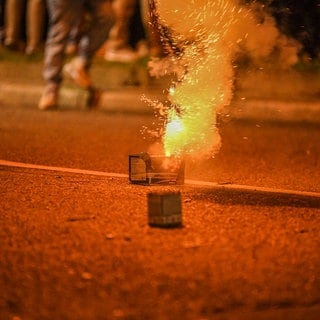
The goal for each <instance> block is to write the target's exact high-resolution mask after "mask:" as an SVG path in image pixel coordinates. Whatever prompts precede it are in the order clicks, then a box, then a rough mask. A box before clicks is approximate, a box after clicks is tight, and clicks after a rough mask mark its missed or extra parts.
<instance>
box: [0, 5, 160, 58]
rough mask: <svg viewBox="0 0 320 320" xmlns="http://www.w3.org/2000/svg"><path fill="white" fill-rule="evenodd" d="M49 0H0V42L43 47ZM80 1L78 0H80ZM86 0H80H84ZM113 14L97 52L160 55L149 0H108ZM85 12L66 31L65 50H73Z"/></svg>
mask: <svg viewBox="0 0 320 320" xmlns="http://www.w3.org/2000/svg"><path fill="white" fill-rule="evenodd" d="M50 2H52V1H50V0H0V43H1V44H2V45H3V46H5V47H6V48H8V49H10V50H15V51H20V52H24V53H25V54H27V55H32V54H35V53H37V52H39V51H40V52H41V51H43V49H44V46H45V42H46V39H47V34H48V29H49V20H50V17H49V8H48V6H49V4H50ZM80 2H81V1H80ZM86 2H88V3H90V1H84V3H86ZM109 2H111V3H112V10H113V13H114V16H115V21H114V25H113V27H112V28H111V30H110V32H109V34H108V39H107V40H106V42H105V43H104V44H103V46H102V48H100V49H101V50H100V51H99V54H100V55H101V54H104V57H105V59H106V60H110V61H122V62H130V61H132V60H135V59H137V58H139V57H141V56H143V55H147V54H150V55H152V56H154V55H161V54H162V53H163V52H162V47H161V43H160V36H159V32H158V30H157V27H156V26H155V25H154V23H150V22H151V19H152V15H151V9H150V8H151V6H152V1H149V0H109ZM89 19H90V15H89V13H84V14H82V16H80V17H78V21H77V22H76V23H75V26H74V28H73V29H72V31H71V32H70V35H69V41H68V44H67V47H66V52H67V53H68V54H72V53H74V52H75V51H76V49H77V45H78V42H79V40H80V38H81V32H82V31H83V30H84V29H85V28H86V25H87V23H88V20H89Z"/></svg>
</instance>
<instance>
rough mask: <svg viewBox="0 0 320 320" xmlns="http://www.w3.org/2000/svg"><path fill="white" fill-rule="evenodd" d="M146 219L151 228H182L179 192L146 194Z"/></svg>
mask: <svg viewBox="0 0 320 320" xmlns="http://www.w3.org/2000/svg"><path fill="white" fill-rule="evenodd" d="M148 218H149V225H150V226H152V227H162V228H174V227H181V226H182V214H181V194H180V192H151V193H149V194H148Z"/></svg>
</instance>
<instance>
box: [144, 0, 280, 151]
mask: <svg viewBox="0 0 320 320" xmlns="http://www.w3.org/2000/svg"><path fill="white" fill-rule="evenodd" d="M155 7H156V15H157V16H158V18H159V21H160V24H161V25H164V26H165V27H166V29H167V30H169V31H168V33H169V34H170V39H169V40H170V41H169V43H170V45H171V47H172V52H174V54H170V55H169V57H168V58H167V61H166V62H163V61H162V62H160V68H159V67H158V68H157V67H156V64H157V62H153V63H152V62H151V63H150V67H151V73H152V70H153V72H154V73H156V72H157V71H156V70H157V69H158V71H159V69H164V70H162V71H161V72H162V74H168V73H170V70H168V69H170V68H172V70H173V72H175V74H176V77H177V79H176V80H175V81H174V82H173V83H172V84H171V87H170V89H169V90H168V101H169V104H170V105H171V106H173V107H172V108H170V107H169V108H168V110H167V114H166V116H167V119H166V121H165V127H164V130H163V131H164V132H163V145H164V150H165V154H166V155H175V156H181V155H189V156H191V157H207V156H212V155H214V154H215V153H216V152H218V150H219V148H220V145H221V139H220V135H219V131H218V129H217V114H218V113H219V111H220V110H221V109H222V108H223V107H224V106H226V105H228V104H230V102H231V99H232V95H233V82H234V58H235V56H236V54H237V53H238V52H241V50H244V48H246V49H247V50H249V51H250V52H251V53H252V54H253V55H254V56H256V57H261V56H263V57H265V56H268V55H269V54H270V52H271V51H272V48H273V47H274V43H275V41H276V39H278V38H280V36H279V33H278V31H277V29H276V26H275V23H274V20H273V19H272V18H271V17H269V16H267V18H265V19H262V18H261V13H260V12H259V13H260V16H259V15H258V16H257V15H256V14H255V13H256V11H254V10H253V9H252V7H249V6H240V5H239V4H238V1H236V0H215V1H212V0H188V1H186V0H175V1H172V0H156V6H155ZM262 20H263V21H264V22H265V24H263V23H262V22H261V21H262ZM282 39H283V37H282ZM167 40H168V39H164V41H166V42H168V41H167ZM158 63H159V62H158Z"/></svg>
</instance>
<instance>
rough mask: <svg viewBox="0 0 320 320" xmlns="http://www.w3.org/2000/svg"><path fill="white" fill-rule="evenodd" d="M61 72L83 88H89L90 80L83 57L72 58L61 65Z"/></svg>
mask: <svg viewBox="0 0 320 320" xmlns="http://www.w3.org/2000/svg"><path fill="white" fill-rule="evenodd" d="M63 74H64V75H65V76H66V77H68V78H69V79H71V80H73V82H74V83H75V84H76V85H78V86H79V87H81V88H83V89H89V88H91V80H90V77H89V74H88V71H87V70H86V67H85V62H84V60H83V59H80V58H74V59H73V60H71V61H70V62H69V63H67V64H65V66H64V67H63Z"/></svg>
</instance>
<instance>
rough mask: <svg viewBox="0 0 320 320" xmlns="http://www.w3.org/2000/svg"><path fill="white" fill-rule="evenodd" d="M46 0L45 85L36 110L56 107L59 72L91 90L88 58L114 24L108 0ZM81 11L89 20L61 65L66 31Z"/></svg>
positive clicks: (60, 74)
mask: <svg viewBox="0 0 320 320" xmlns="http://www.w3.org/2000/svg"><path fill="white" fill-rule="evenodd" d="M46 1H47V8H48V14H49V26H48V35H47V40H46V43H45V52H44V66H43V78H44V81H45V88H44V91H43V93H42V96H41V98H40V101H39V104H38V108H39V109H40V110H50V109H55V108H57V106H58V95H59V88H60V85H61V82H62V79H63V75H64V76H67V77H69V78H71V79H72V80H73V81H74V82H75V84H77V85H78V86H79V87H81V88H83V89H86V90H88V91H89V92H91V91H93V89H94V87H93V85H92V83H91V79H90V76H89V69H90V67H91V64H92V59H93V57H94V56H95V54H96V52H97V50H98V49H99V48H100V47H101V45H102V44H103V43H104V42H105V41H106V39H107V37H108V35H109V32H110V29H111V27H112V26H113V24H114V14H113V10H112V0H46ZM84 13H87V14H89V15H90V23H88V26H87V28H86V30H85V31H84V32H83V33H82V35H81V39H80V41H79V46H78V51H77V53H76V55H75V57H74V58H73V59H72V60H71V61H70V62H69V63H67V64H65V65H64V66H63V63H64V59H65V49H66V47H67V44H68V41H69V39H70V32H71V30H72V28H73V27H74V26H75V24H76V23H77V21H78V20H79V17H82V16H83V14H84Z"/></svg>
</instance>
